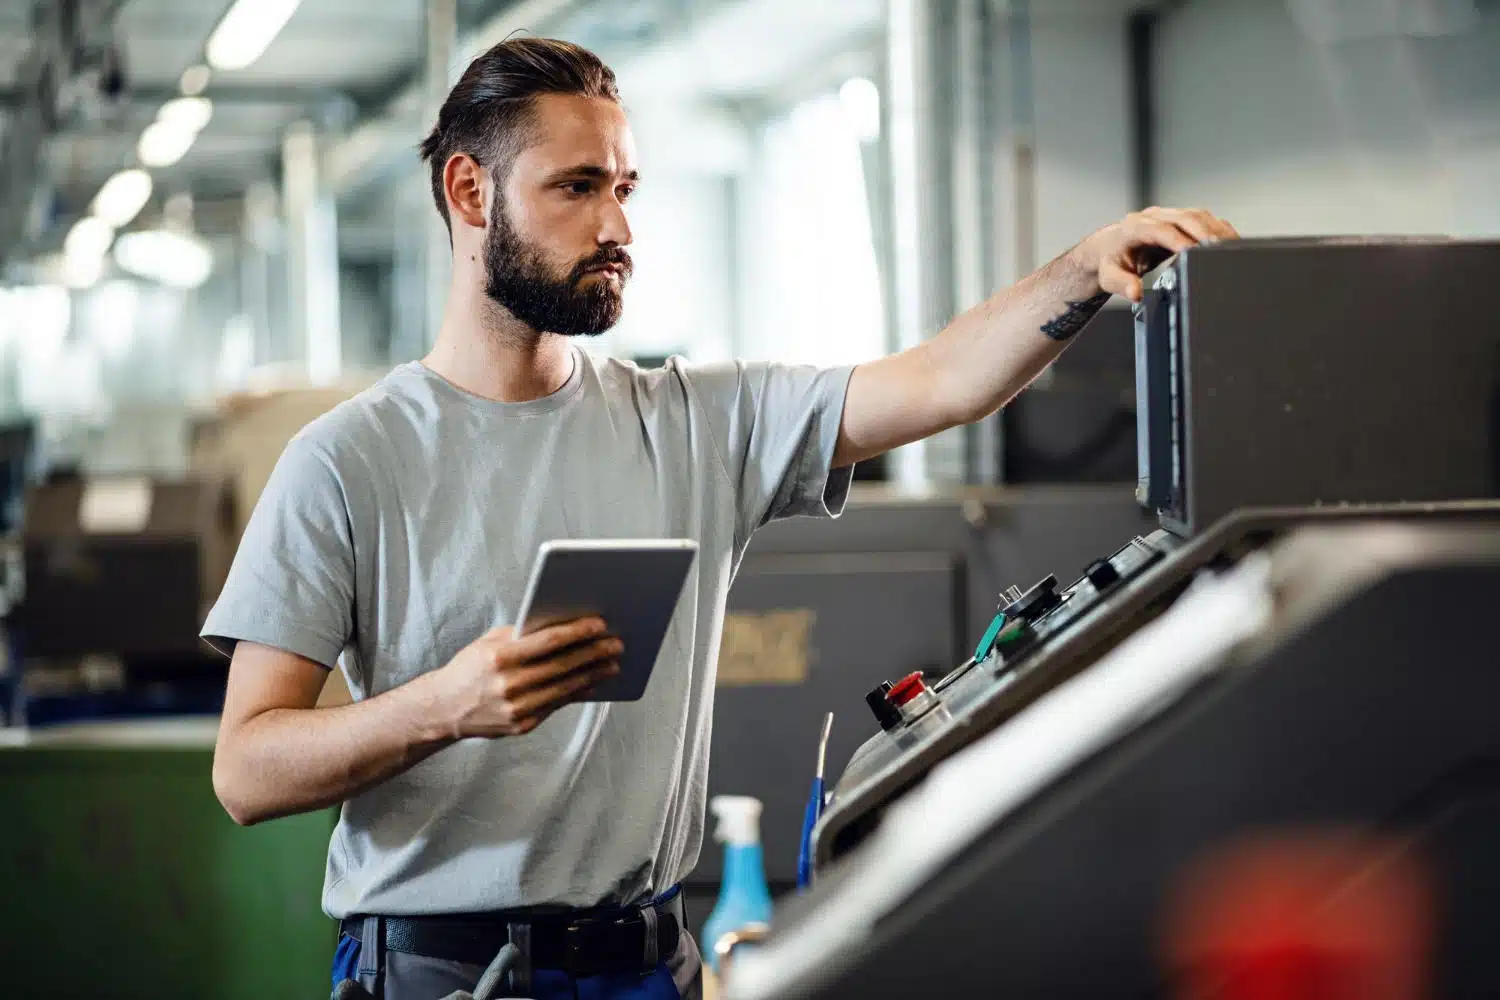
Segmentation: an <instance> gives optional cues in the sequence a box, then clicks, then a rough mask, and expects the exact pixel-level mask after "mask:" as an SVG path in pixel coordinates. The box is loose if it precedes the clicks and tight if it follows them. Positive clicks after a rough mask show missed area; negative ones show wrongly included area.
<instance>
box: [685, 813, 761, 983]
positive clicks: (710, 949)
mask: <svg viewBox="0 0 1500 1000" xmlns="http://www.w3.org/2000/svg"><path fill="white" fill-rule="evenodd" d="M708 808H709V810H710V811H711V812H712V813H713V814H714V816H715V817H717V819H718V821H719V825H718V828H717V829H716V830H715V831H714V838H715V839H716V840H718V841H720V842H721V843H723V845H724V881H723V883H722V884H721V885H720V887H719V901H718V902H717V903H715V904H714V910H713V912H712V913H710V914H709V915H708V922H707V923H705V924H704V925H703V940H702V941H701V942H700V946H701V950H702V952H703V960H704V961H705V962H706V963H708V965H709V966H710V967H711V968H712V969H713V970H714V971H715V972H717V971H719V960H718V956H717V955H715V954H714V942H716V941H718V940H719V938H720V937H722V936H724V935H725V934H727V933H729V932H730V931H733V930H738V929H740V928H742V927H744V926H745V925H746V924H770V922H771V890H770V888H769V887H768V886H767V885H766V867H765V860H764V857H763V855H762V854H761V847H760V812H761V803H760V799H756V798H751V797H750V796H748V795H715V796H714V797H713V799H712V800H711V801H710V802H709V804H708Z"/></svg>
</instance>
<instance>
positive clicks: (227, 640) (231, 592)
mask: <svg viewBox="0 0 1500 1000" xmlns="http://www.w3.org/2000/svg"><path fill="white" fill-rule="evenodd" d="M353 621H354V546H353V542H352V536H351V533H350V526H349V509H348V504H347V502H346V499H345V492H344V489H343V487H342V485H341V483H340V480H339V477H338V475H337V473H336V472H335V469H334V466H333V463H332V461H331V459H330V458H329V457H328V456H327V455H326V454H325V453H324V452H323V450H322V449H321V448H320V447H318V446H317V445H316V444H314V443H313V442H311V441H309V440H307V439H306V438H304V437H301V436H299V437H296V438H293V439H292V442H291V443H290V444H289V445H287V448H286V450H285V451H284V452H283V453H282V455H281V458H280V459H279V460H278V461H277V463H276V468H275V469H274V470H273V471H272V473H271V477H270V479H269V480H267V482H266V486H265V489H264V490H263V491H262V492H261V495H260V500H259V501H258V502H257V503H256V505H255V510H254V511H253V512H252V513H251V515H250V521H249V523H248V524H246V526H245V533H244V536H243V537H242V538H241V539H240V546H239V550H238V551H237V552H236V553H235V556H234V562H233V564H232V565H231V566H230V569H229V576H228V579H227V580H226V581H225V583H224V589H223V590H222V591H221V592H220V594H219V599H218V601H217V602H215V604H214V606H213V609H212V610H211V611H210V612H209V614H208V620H207V621H205V622H204V624H203V633H202V634H203V638H204V639H206V640H207V641H208V642H209V644H210V645H212V646H213V647H214V648H215V649H217V650H219V651H220V652H222V653H224V654H225V655H226V656H227V655H230V654H231V653H233V651H234V646H235V644H236V643H237V642H239V641H242V640H243V641H247V642H255V643H259V644H261V645H264V646H272V647H275V648H277V649H284V650H286V651H288V652H291V653H296V654H298V655H299V656H305V657H307V658H308V659H309V660H313V661H315V662H317V663H321V664H322V665H323V666H325V667H330V668H331V667H333V666H334V664H335V663H336V662H337V661H338V658H339V654H340V653H341V652H343V649H344V646H345V645H346V643H347V642H348V640H349V638H350V636H351V634H352V632H353Z"/></svg>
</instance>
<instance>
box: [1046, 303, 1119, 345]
mask: <svg viewBox="0 0 1500 1000" xmlns="http://www.w3.org/2000/svg"><path fill="white" fill-rule="evenodd" d="M1108 301H1109V293H1108V292H1100V293H1099V294H1098V295H1095V296H1094V297H1093V298H1091V299H1079V300H1078V301H1076V302H1068V303H1067V307H1068V308H1067V310H1066V311H1065V312H1063V314H1062V315H1061V316H1058V317H1056V318H1055V319H1050V320H1048V321H1047V322H1045V323H1043V324H1042V332H1043V333H1045V334H1046V335H1047V336H1049V337H1051V338H1052V339H1053V340H1068V339H1070V338H1071V337H1072V336H1073V335H1074V334H1075V333H1077V332H1078V331H1079V330H1082V329H1083V328H1084V327H1085V326H1088V322H1089V320H1091V319H1093V318H1094V314H1095V313H1097V312H1098V311H1099V310H1100V309H1103V308H1104V303H1106V302H1108Z"/></svg>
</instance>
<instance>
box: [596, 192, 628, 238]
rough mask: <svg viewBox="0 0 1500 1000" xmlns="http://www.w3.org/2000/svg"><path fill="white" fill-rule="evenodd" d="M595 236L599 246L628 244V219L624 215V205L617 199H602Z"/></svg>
mask: <svg viewBox="0 0 1500 1000" xmlns="http://www.w3.org/2000/svg"><path fill="white" fill-rule="evenodd" d="M596 238H597V239H598V241H599V244H600V245H601V246H608V245H610V244H614V245H615V246H621V247H627V246H629V245H630V241H631V234H630V220H629V219H627V218H626V217H625V206H624V205H622V204H620V201H619V199H617V198H606V199H604V208H603V211H602V215H601V218H600V220H599V234H598V236H597V237H596Z"/></svg>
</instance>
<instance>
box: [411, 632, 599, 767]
mask: <svg viewBox="0 0 1500 1000" xmlns="http://www.w3.org/2000/svg"><path fill="white" fill-rule="evenodd" d="M623 650H624V645H623V644H622V643H621V642H620V640H619V639H617V638H615V637H613V636H611V635H608V634H606V626H605V624H604V622H603V621H602V620H600V619H598V618H582V619H579V620H578V621H574V622H568V623H567V624H564V625H554V626H551V627H550V628H544V629H538V630H537V631H535V632H531V633H529V634H527V635H524V636H519V637H517V636H516V634H515V630H514V629H513V628H511V627H510V626H504V627H502V628H497V629H493V630H491V631H490V632H488V633H486V634H485V635H484V636H482V637H480V638H479V639H476V640H475V641H474V642H472V643H470V644H469V645H468V646H465V647H464V648H463V649H461V650H459V652H458V655H457V656H455V657H454V658H453V659H452V660H451V661H449V662H448V664H447V665H445V666H444V667H443V668H442V670H441V671H439V674H440V675H441V677H442V681H441V684H442V688H443V691H444V698H443V702H444V704H445V705H446V706H448V711H449V713H450V714H449V718H450V719H451V720H452V735H453V738H454V739H467V738H469V737H472V736H481V737H486V738H494V737H498V736H521V735H524V734H525V733H529V732H531V731H532V730H533V729H535V728H536V727H537V726H539V725H541V724H542V722H543V721H545V720H546V718H547V716H549V715H551V714H552V713H553V712H555V711H557V710H558V709H559V708H562V707H563V706H564V705H567V704H570V703H572V702H574V701H577V700H579V699H580V698H581V697H582V696H584V695H586V694H587V693H588V690H589V689H590V688H592V687H593V686H594V685H595V684H597V683H599V682H600V681H602V680H604V679H606V678H608V677H613V676H615V675H616V674H618V673H619V672H620V662H619V656H620V653H621V652H622V651H623Z"/></svg>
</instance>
